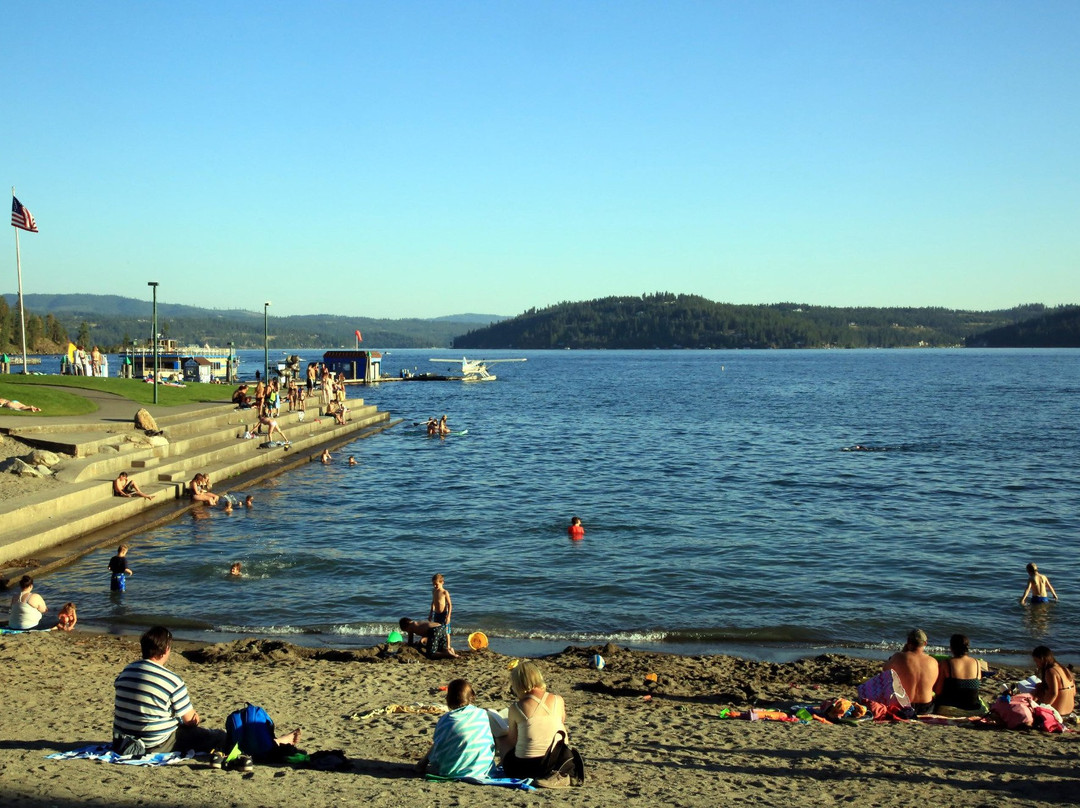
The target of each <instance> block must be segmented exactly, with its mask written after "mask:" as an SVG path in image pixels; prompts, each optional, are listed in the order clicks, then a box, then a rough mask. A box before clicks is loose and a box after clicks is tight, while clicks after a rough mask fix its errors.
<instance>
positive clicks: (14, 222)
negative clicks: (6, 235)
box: [11, 197, 38, 233]
mask: <svg viewBox="0 0 1080 808" xmlns="http://www.w3.org/2000/svg"><path fill="white" fill-rule="evenodd" d="M11 226H12V227H18V228H21V229H23V230H29V231H30V232H31V233H36V232H37V231H38V229H37V222H35V221H34V217H33V215H32V214H31V213H30V211H28V210H27V209H26V208H24V207H23V205H22V202H20V201H19V200H18V199H16V198H15V197H11Z"/></svg>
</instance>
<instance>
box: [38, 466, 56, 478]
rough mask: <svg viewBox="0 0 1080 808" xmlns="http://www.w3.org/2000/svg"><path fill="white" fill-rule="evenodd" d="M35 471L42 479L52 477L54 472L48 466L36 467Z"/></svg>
mask: <svg viewBox="0 0 1080 808" xmlns="http://www.w3.org/2000/svg"><path fill="white" fill-rule="evenodd" d="M34 470H35V471H36V472H37V473H38V474H39V475H40V476H42V477H52V475H53V470H52V469H51V468H49V467H48V466H34Z"/></svg>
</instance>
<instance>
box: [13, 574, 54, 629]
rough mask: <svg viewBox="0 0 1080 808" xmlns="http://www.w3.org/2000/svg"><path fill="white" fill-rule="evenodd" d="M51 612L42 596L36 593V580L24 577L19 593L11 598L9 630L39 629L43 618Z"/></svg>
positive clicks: (20, 583)
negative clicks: (46, 613)
mask: <svg viewBox="0 0 1080 808" xmlns="http://www.w3.org/2000/svg"><path fill="white" fill-rule="evenodd" d="M47 611H49V609H48V607H47V606H46V605H45V601H44V599H43V598H42V597H41V595H39V594H37V593H36V592H34V579H33V578H31V577H30V576H29V575H24V576H23V577H22V578H20V579H19V591H18V592H17V593H16V594H15V595H14V596H13V597H12V598H11V615H10V616H9V617H8V628H14V629H19V630H20V631H25V630H27V629H31V628H37V626H38V623H40V622H41V616H42V615H43V614H45V612H47Z"/></svg>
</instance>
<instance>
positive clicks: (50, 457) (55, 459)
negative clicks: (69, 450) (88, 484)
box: [22, 449, 63, 468]
mask: <svg viewBox="0 0 1080 808" xmlns="http://www.w3.org/2000/svg"><path fill="white" fill-rule="evenodd" d="M22 459H23V460H25V461H26V462H27V463H29V464H30V465H31V466H48V467H49V468H52V467H53V466H55V465H57V464H58V463H59V462H60V461H61V460H63V458H62V457H60V455H58V454H57V453H56V452H50V451H48V450H47V449H34V451H32V452H31V453H30V454H28V455H26V456H25V457H24V458H22Z"/></svg>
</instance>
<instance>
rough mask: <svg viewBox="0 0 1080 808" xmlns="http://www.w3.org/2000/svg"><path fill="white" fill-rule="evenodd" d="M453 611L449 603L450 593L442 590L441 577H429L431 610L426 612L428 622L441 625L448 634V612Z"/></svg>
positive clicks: (452, 605)
mask: <svg viewBox="0 0 1080 808" xmlns="http://www.w3.org/2000/svg"><path fill="white" fill-rule="evenodd" d="M453 610H454V604H452V603H451V602H450V593H449V592H447V591H446V590H445V589H444V588H443V577H442V575H438V574H436V575H433V576H431V608H430V609H429V610H428V620H432V621H434V622H436V623H442V624H443V625H444V626H446V631H447V633H448V634H449V633H450V612H452V611H453Z"/></svg>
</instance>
